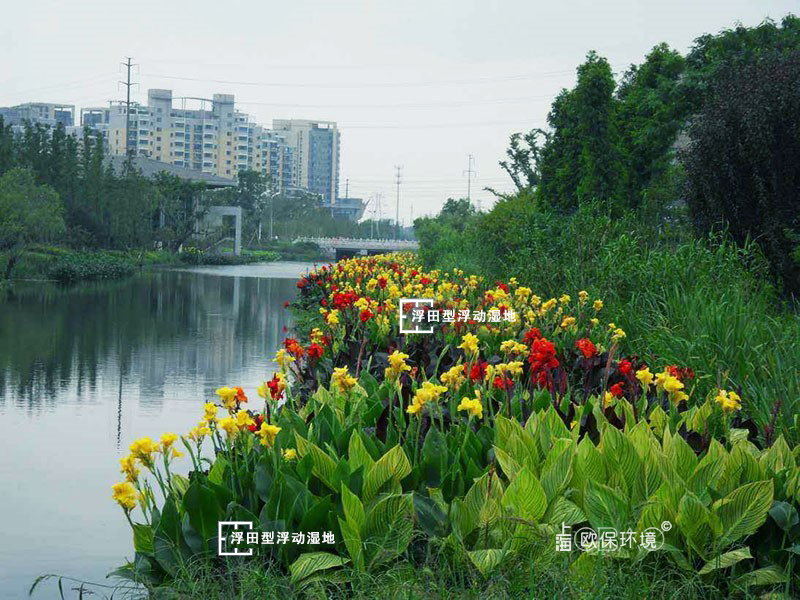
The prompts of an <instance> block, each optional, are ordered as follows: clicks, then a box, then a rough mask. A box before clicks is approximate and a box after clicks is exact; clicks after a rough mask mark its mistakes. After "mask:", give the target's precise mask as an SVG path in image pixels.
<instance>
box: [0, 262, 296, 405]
mask: <svg viewBox="0 0 800 600" xmlns="http://www.w3.org/2000/svg"><path fill="white" fill-rule="evenodd" d="M294 289H295V288H294V281H293V280H290V279H258V278H241V277H220V276H210V275H198V274H195V273H181V272H161V273H149V274H144V275H141V276H139V277H135V278H132V279H129V280H125V281H121V282H111V283H87V284H82V285H80V286H77V287H74V288H69V289H64V288H59V287H56V286H50V285H42V284H36V285H25V286H15V287H14V288H13V289H11V290H7V291H6V292H5V294H4V297H3V298H0V397H3V396H6V397H8V398H14V399H15V401H16V402H17V403H18V404H22V405H27V406H29V407H36V406H39V405H40V404H41V403H42V402H45V403H46V402H55V401H56V400H57V399H58V396H59V393H61V392H63V391H64V390H65V389H66V388H67V387H68V386H70V385H74V386H75V390H76V394H77V397H78V398H79V399H80V398H81V397H82V396H83V395H84V394H88V393H89V392H93V391H94V390H95V389H96V386H97V385H98V382H99V381H105V382H106V383H108V384H109V389H114V390H116V387H117V385H111V384H116V383H117V382H118V380H119V379H120V378H124V379H125V380H126V381H136V382H137V383H138V384H139V385H140V387H141V390H142V400H143V401H147V402H156V403H160V401H161V398H162V397H163V390H164V386H165V382H166V380H167V378H168V377H169V376H170V375H179V376H182V377H188V376H196V377H197V379H198V380H199V381H212V380H215V381H216V382H217V383H219V384H223V383H225V382H224V381H222V379H223V378H224V377H225V376H226V375H227V374H228V373H230V372H232V371H235V370H237V369H240V368H242V367H243V366H245V365H250V364H253V363H254V362H255V363H262V364H266V363H267V361H268V360H269V359H270V358H271V356H272V353H273V352H274V350H275V348H276V347H277V345H278V344H279V342H280V339H281V338H282V328H283V326H284V325H288V322H287V319H288V313H287V311H285V310H284V309H283V302H284V301H285V300H288V299H290V298H291V297H292V296H293V294H294Z"/></svg>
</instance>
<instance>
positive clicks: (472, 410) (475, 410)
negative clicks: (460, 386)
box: [458, 390, 483, 419]
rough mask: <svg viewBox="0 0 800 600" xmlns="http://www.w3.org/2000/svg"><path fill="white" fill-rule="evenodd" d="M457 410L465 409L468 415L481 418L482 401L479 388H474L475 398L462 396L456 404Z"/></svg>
mask: <svg viewBox="0 0 800 600" xmlns="http://www.w3.org/2000/svg"><path fill="white" fill-rule="evenodd" d="M458 410H460V411H466V412H467V414H468V415H469V416H470V417H477V418H478V419H481V418H483V403H481V393H480V390H475V398H468V397H466V396H465V397H464V398H462V399H461V402H459V404H458Z"/></svg>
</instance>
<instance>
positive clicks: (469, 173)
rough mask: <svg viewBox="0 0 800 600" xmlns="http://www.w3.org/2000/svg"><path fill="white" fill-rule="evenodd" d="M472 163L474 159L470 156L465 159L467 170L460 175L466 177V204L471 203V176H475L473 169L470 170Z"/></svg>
mask: <svg viewBox="0 0 800 600" xmlns="http://www.w3.org/2000/svg"><path fill="white" fill-rule="evenodd" d="M474 163H475V157H474V156H472V154H470V155H469V156H468V158H467V170H466V171H462V173H461V174H462V175H466V176H467V202H472V176H473V175H474V174H475V169H473V168H472V165H473V164H474ZM479 210H480V209H479Z"/></svg>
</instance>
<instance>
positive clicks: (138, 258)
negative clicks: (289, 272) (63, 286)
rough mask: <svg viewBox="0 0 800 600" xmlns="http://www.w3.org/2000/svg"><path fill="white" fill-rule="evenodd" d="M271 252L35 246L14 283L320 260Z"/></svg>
mask: <svg viewBox="0 0 800 600" xmlns="http://www.w3.org/2000/svg"><path fill="white" fill-rule="evenodd" d="M297 246H299V247H297V248H293V245H292V244H284V245H282V246H280V251H278V250H272V249H257V250H255V249H244V250H242V254H241V255H239V256H236V255H234V254H232V253H220V254H217V253H208V252H200V251H197V250H195V249H189V250H187V251H185V252H182V253H176V252H170V251H166V250H159V251H154V250H151V251H141V250H129V251H119V250H94V251H75V250H71V249H68V248H63V247H58V246H34V247H31V248H30V249H29V250H26V251H24V252H23V253H22V254H21V255H20V257H19V259H18V260H17V262H16V263H15V265H14V268H13V271H12V273H11V280H50V281H58V282H60V283H75V282H78V281H104V280H113V279H122V278H125V277H129V276H131V275H133V274H134V273H135V272H136V271H138V270H142V269H148V268H161V267H180V266H236V265H249V264H253V263H263V262H276V261H281V260H288V261H298V262H300V261H313V260H317V259H319V258H321V255H320V254H319V251H318V250H316V251H315V250H314V249H313V248H309V247H307V245H305V244H300V245H297ZM7 263H8V254H7V253H0V266H2V267H3V271H5V265H6V264H7Z"/></svg>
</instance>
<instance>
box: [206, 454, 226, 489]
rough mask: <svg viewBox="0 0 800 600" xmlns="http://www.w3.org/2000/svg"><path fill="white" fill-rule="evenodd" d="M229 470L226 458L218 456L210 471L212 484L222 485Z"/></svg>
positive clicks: (209, 478) (209, 477)
mask: <svg viewBox="0 0 800 600" xmlns="http://www.w3.org/2000/svg"><path fill="white" fill-rule="evenodd" d="M227 468H228V461H227V459H226V458H225V457H224V456H218V457H217V460H215V461H214V464H213V465H211V468H210V469H209V470H208V480H209V481H210V482H212V483H216V484H218V485H222V478H223V477H224V476H225V469H227Z"/></svg>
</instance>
